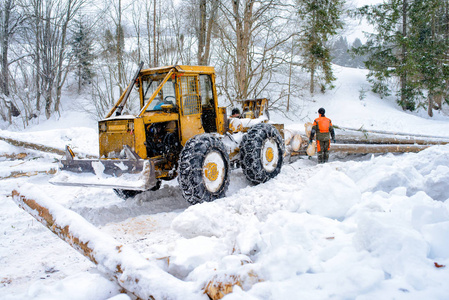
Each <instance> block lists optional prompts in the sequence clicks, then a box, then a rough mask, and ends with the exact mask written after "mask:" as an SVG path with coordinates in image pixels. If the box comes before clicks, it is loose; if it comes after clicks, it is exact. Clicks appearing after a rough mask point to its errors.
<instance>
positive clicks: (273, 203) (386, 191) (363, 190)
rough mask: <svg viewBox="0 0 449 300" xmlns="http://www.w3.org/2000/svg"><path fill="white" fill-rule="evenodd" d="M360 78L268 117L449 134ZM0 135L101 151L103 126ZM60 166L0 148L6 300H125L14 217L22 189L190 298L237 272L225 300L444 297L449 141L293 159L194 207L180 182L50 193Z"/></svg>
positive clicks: (47, 125) (343, 75)
mask: <svg viewBox="0 0 449 300" xmlns="http://www.w3.org/2000/svg"><path fill="white" fill-rule="evenodd" d="M365 72H366V71H364V70H356V69H348V68H339V67H338V68H336V71H335V75H336V76H337V77H338V80H337V82H336V88H335V89H334V90H332V91H329V92H327V93H326V94H323V95H318V96H316V97H315V98H313V99H307V101H304V103H297V104H298V105H301V106H302V110H301V112H298V114H297V116H296V119H285V118H283V117H282V116H279V115H274V116H272V119H273V120H274V121H277V122H282V123H285V124H286V127H287V128H292V129H296V130H300V131H303V130H304V123H305V122H308V121H311V120H313V119H314V118H315V117H316V116H317V114H316V111H317V109H318V108H319V107H325V108H326V115H327V116H328V117H329V118H331V119H332V121H333V123H334V124H335V125H338V126H340V127H351V128H361V127H363V128H365V129H376V130H388V131H396V132H405V133H414V134H426V135H437V136H446V137H449V117H448V116H447V113H445V112H441V113H439V114H437V115H436V116H435V117H434V118H433V119H430V118H428V117H425V114H422V115H421V114H420V113H417V114H411V113H405V112H403V111H402V110H401V109H399V108H398V107H397V106H396V104H395V102H394V99H392V98H391V99H383V100H380V99H379V98H378V97H377V96H375V95H374V94H372V93H370V92H369V86H368V84H367V83H366V81H365ZM361 90H364V91H366V94H365V96H364V97H361V98H362V99H360V97H359V96H360V91H361ZM0 136H7V137H14V138H17V139H21V140H24V141H29V142H38V143H41V144H45V145H48V146H52V147H58V148H61V149H63V147H64V145H66V144H70V145H71V146H72V147H73V148H74V150H75V151H76V152H78V153H82V154H96V153H97V149H98V141H97V132H96V123H95V122H93V121H91V120H90V119H88V118H87V116H83V115H80V113H73V112H72V113H68V112H67V111H66V112H65V113H64V114H63V116H62V117H61V118H60V119H59V120H49V121H46V122H41V124H39V125H36V126H34V127H30V128H29V129H27V130H26V131H20V132H15V131H8V130H1V131H0ZM337 138H338V137H337ZM59 158H60V157H59V156H58V155H53V154H48V153H42V152H38V151H32V150H27V149H23V148H18V147H14V146H11V145H9V144H7V143H5V142H1V141H0V164H1V168H0V205H1V208H2V214H1V217H0V229H1V231H2V238H1V239H0V264H1V265H2V272H1V277H0V278H1V284H0V299H8V300H18V299H32V300H37V299H39V300H43V299H45V300H47V299H55V300H56V299H70V300H86V299H92V300H97V299H114V300H119V299H121V300H126V299H131V298H130V297H129V296H127V295H125V294H120V287H119V286H118V285H117V284H116V283H114V282H113V281H111V280H110V279H109V278H105V277H104V276H103V275H102V273H101V272H100V271H99V270H98V269H97V267H96V266H95V265H94V264H93V263H91V262H90V261H89V260H87V259H86V258H84V257H83V256H82V255H80V254H78V253H77V252H76V251H75V250H73V249H72V248H71V247H70V246H68V245H67V244H66V243H65V242H63V241H61V240H60V239H59V238H57V237H56V236H55V235H53V234H52V233H50V231H49V230H48V229H46V228H45V227H44V226H42V225H41V224H40V223H38V222H37V221H36V220H34V219H33V218H32V217H31V216H29V215H28V214H27V213H25V212H24V211H23V210H22V209H20V208H18V207H17V205H16V204H15V203H14V202H13V201H12V199H11V192H12V190H14V189H16V190H18V191H20V192H22V193H24V194H26V195H27V196H28V197H29V198H33V197H36V198H45V199H47V200H49V201H54V202H55V203H58V204H60V205H62V206H64V207H66V208H69V209H70V210H72V211H74V212H76V213H78V214H80V215H81V216H82V217H84V218H85V219H86V220H87V221H89V222H90V223H92V224H93V225H95V226H96V227H97V228H99V230H100V231H101V232H103V233H105V234H108V235H110V236H111V237H113V238H115V240H116V241H117V242H119V243H124V244H126V245H128V246H130V247H131V248H132V249H133V250H135V251H137V252H139V253H140V255H141V256H143V257H144V258H147V259H148V260H149V262H151V263H154V264H157V265H158V267H159V268H161V269H162V270H164V271H166V272H168V273H169V274H171V275H173V276H174V277H176V278H178V279H181V280H182V281H184V282H185V283H186V286H188V290H186V298H191V299H208V297H207V295H205V294H204V293H203V288H204V287H205V285H206V284H207V283H208V282H209V281H210V280H211V279H212V278H214V277H218V278H229V277H230V276H239V278H240V279H241V281H242V286H241V287H239V286H235V287H234V292H233V293H232V294H229V295H227V296H226V297H225V298H224V299H228V300H229V299H276V300H285V299H292V300H293V299H447V295H448V294H449V286H448V285H447V281H448V279H449V239H448V236H449V200H448V199H449V189H448V188H447V187H448V184H447V183H448V182H449V145H447V146H434V147H431V148H429V149H427V150H424V151H422V152H420V153H417V154H401V155H392V154H389V155H382V156H370V155H367V156H348V157H341V156H339V157H337V156H334V155H331V158H330V162H329V163H328V164H325V165H317V164H316V157H315V158H313V159H312V160H308V159H299V160H297V161H294V162H292V163H290V164H285V165H284V166H283V168H282V171H281V173H280V174H279V175H278V176H277V177H276V178H275V179H273V180H271V181H269V182H267V183H265V184H261V185H258V186H251V185H249V184H248V183H247V182H246V180H245V176H244V175H243V173H242V171H241V170H240V169H237V170H233V171H232V175H231V184H230V187H229V190H228V192H227V197H225V198H222V199H219V200H217V201H214V202H211V203H203V204H198V205H194V206H189V205H188V204H187V203H186V202H185V201H184V199H183V198H182V196H181V192H180V190H179V188H178V186H177V181H176V180H174V181H171V182H168V183H165V184H163V186H162V188H161V189H160V190H158V191H156V192H147V193H144V194H141V195H138V196H137V197H135V198H134V199H129V200H127V201H123V200H122V199H120V198H118V197H117V196H116V195H115V194H114V193H113V192H112V191H111V190H107V189H106V190H103V189H95V188H76V187H59V186H53V185H50V184H49V183H48V180H49V179H50V178H51V176H52V175H51V174H48V173H47V172H48V171H49V170H50V169H52V168H55V167H56V165H57V164H56V161H57V159H59ZM130 259H131V258H130ZM160 281H161V282H160V283H161V284H163V282H162V279H161V280H160ZM184 287H185V286H184V285H179V286H178V287H176V288H175V289H181V288H184ZM159 292H161V291H154V293H156V294H158V293H159ZM186 298H184V299H186Z"/></svg>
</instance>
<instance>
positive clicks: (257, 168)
mask: <svg viewBox="0 0 449 300" xmlns="http://www.w3.org/2000/svg"><path fill="white" fill-rule="evenodd" d="M283 154H284V143H283V141H282V137H281V135H280V134H279V132H278V131H277V129H276V128H275V127H274V126H272V125H270V124H266V123H260V124H257V125H255V126H254V127H252V128H251V129H250V130H249V131H248V133H247V134H246V135H244V136H243V138H242V142H241V143H240V163H241V165H242V170H243V173H244V174H245V176H246V178H247V179H248V180H249V181H250V182H251V183H253V184H259V183H263V182H266V181H268V180H270V179H271V178H274V177H276V176H277V175H278V174H279V172H280V171H281V167H282V162H283Z"/></svg>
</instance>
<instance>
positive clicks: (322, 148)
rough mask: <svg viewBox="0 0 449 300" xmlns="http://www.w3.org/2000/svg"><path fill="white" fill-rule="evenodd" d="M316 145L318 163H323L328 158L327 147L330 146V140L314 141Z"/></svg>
mask: <svg viewBox="0 0 449 300" xmlns="http://www.w3.org/2000/svg"><path fill="white" fill-rule="evenodd" d="M316 147H317V150H318V163H319V164H323V163H325V162H327V161H328V160H329V149H330V147H331V141H330V140H324V141H319V140H317V141H316Z"/></svg>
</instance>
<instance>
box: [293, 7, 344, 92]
mask: <svg viewBox="0 0 449 300" xmlns="http://www.w3.org/2000/svg"><path fill="white" fill-rule="evenodd" d="M343 3H344V1H343V0H297V9H298V14H299V17H300V18H301V19H302V21H303V25H302V28H301V29H302V30H301V32H302V38H301V42H300V47H301V48H302V49H304V51H303V54H302V56H303V59H304V68H305V69H306V70H307V71H308V72H309V73H310V93H312V94H313V93H314V92H315V83H316V81H317V77H318V76H317V73H318V72H319V71H321V73H322V78H321V79H322V80H321V82H320V84H321V91H323V92H324V90H325V89H326V87H327V86H330V87H331V88H332V82H333V81H334V80H335V77H334V75H333V72H332V67H331V55H330V49H329V45H328V41H329V38H330V37H331V36H333V35H335V34H336V33H337V30H338V29H341V28H342V27H343V22H342V20H341V14H342V12H343Z"/></svg>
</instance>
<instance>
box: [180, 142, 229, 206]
mask: <svg viewBox="0 0 449 300" xmlns="http://www.w3.org/2000/svg"><path fill="white" fill-rule="evenodd" d="M229 166H230V163H229V155H228V153H227V151H226V149H225V147H224V145H223V143H222V142H221V141H220V140H219V139H218V138H217V137H215V136H213V135H210V134H202V135H197V136H195V137H193V138H191V139H190V140H188V141H187V143H186V145H185V146H184V148H183V149H182V151H181V155H180V158H179V168H178V174H179V175H178V182H179V186H180V187H181V190H182V195H183V196H184V198H185V199H186V200H187V202H189V203H190V204H197V203H201V202H203V201H207V202H210V201H213V200H215V199H218V198H222V197H224V196H225V194H226V191H227V189H228V186H229Z"/></svg>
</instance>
